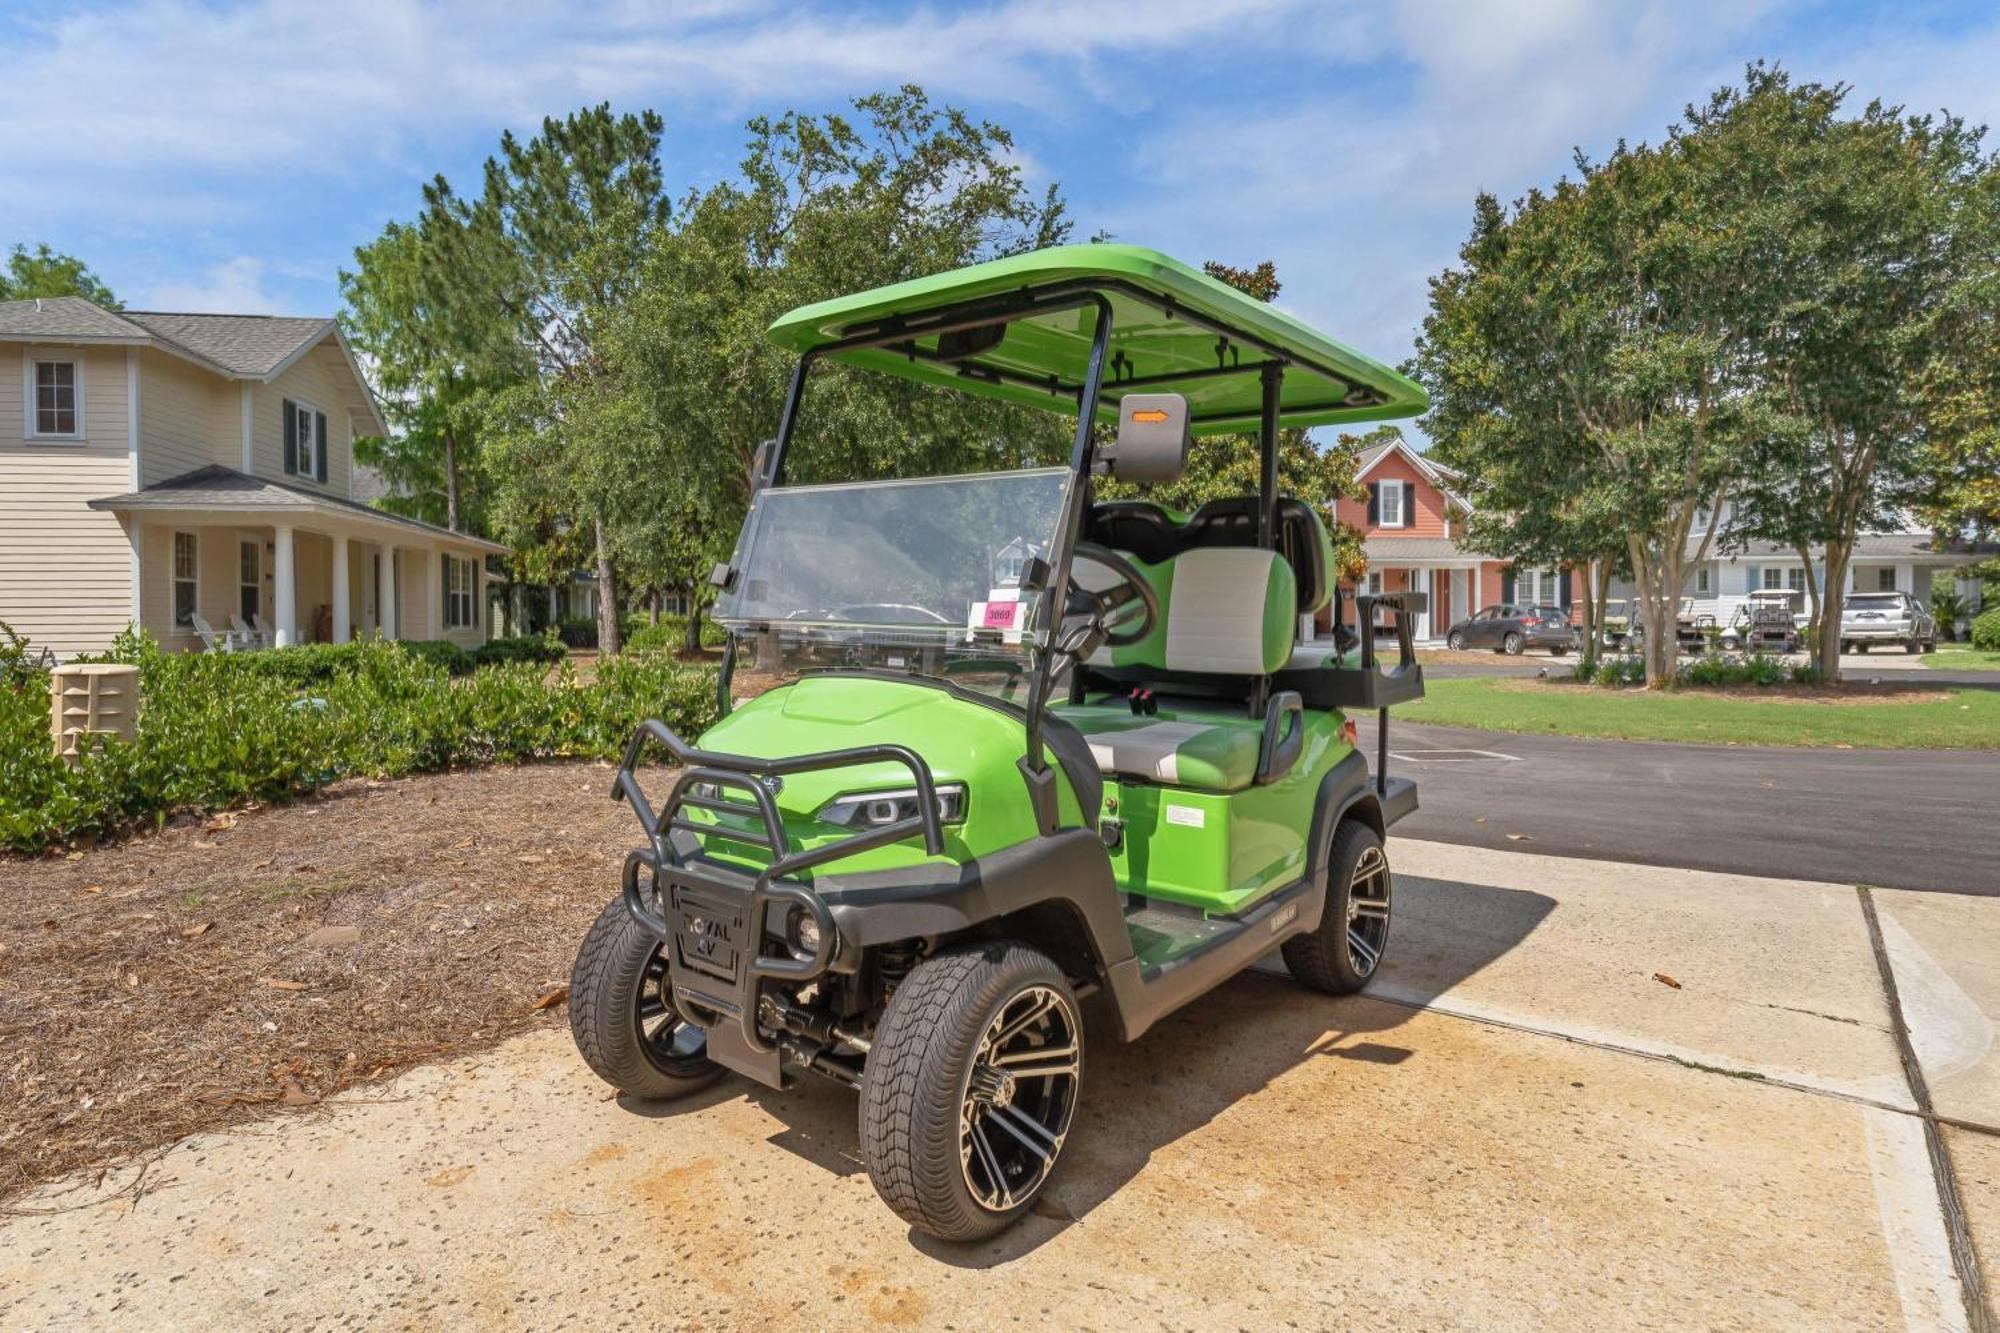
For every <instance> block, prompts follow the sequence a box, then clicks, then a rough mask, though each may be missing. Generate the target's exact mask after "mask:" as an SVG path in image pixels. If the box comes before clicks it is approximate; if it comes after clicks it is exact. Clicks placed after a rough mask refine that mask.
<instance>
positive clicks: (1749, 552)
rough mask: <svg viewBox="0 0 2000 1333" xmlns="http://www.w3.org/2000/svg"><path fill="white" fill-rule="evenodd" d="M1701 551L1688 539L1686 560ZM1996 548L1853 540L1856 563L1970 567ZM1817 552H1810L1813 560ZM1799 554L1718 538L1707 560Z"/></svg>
mask: <svg viewBox="0 0 2000 1333" xmlns="http://www.w3.org/2000/svg"><path fill="white" fill-rule="evenodd" d="M1700 547H1701V538H1700V537H1699V536H1694V537H1690V538H1688V545H1687V553H1688V555H1689V556H1690V557H1692V556H1693V555H1694V553H1695V552H1696V551H1697V550H1699V549H1700ZM1996 551H2000V546H1995V545H1994V544H1993V543H1991V542H1988V543H1985V544H1983V545H1968V546H1958V547H1953V548H1949V549H1946V550H1942V551H1940V550H1937V549H1935V548H1934V547H1933V546H1932V544H1931V534H1930V533H1928V532H1864V533H1861V534H1859V535H1858V536H1856V537H1855V539H1854V555H1853V558H1854V559H1856V560H1871V561H1872V560H1917V561H1925V562H1930V563H1935V564H1970V563H1972V562H1974V561H1977V560H1983V559H1987V558H1988V557H1990V556H1992V555H1993V554H1994V553H1995V552H1996ZM1818 553H1819V552H1818V548H1817V547H1815V548H1814V554H1815V556H1817V555H1818ZM1798 556H1799V553H1798V552H1797V551H1795V550H1793V549H1792V548H1791V547H1789V546H1781V545H1779V544H1778V543H1776V542H1759V541H1753V542H1750V543H1749V544H1748V545H1747V546H1745V547H1744V548H1743V549H1741V550H1735V549H1726V548H1725V545H1724V543H1723V539H1722V536H1721V534H1719V533H1718V534H1717V535H1716V539H1715V544H1714V545H1712V546H1710V547H1709V548H1708V558H1709V559H1711V560H1770V559H1781V560H1796V559H1798Z"/></svg>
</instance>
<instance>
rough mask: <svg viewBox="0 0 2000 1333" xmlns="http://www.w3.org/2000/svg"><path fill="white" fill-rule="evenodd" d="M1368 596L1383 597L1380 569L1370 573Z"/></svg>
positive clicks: (1372, 570)
mask: <svg viewBox="0 0 2000 1333" xmlns="http://www.w3.org/2000/svg"><path fill="white" fill-rule="evenodd" d="M1368 595H1369V596H1370V597H1379V596H1381V595H1382V571H1381V570H1379V569H1371V570H1369V571H1368Z"/></svg>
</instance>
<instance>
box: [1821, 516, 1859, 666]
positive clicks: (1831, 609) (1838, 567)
mask: <svg viewBox="0 0 2000 1333" xmlns="http://www.w3.org/2000/svg"><path fill="white" fill-rule="evenodd" d="M1853 558H1854V547H1853V545H1852V544H1851V543H1848V542H1838V541H1834V542H1828V543H1827V544H1826V614H1825V615H1823V616H1821V617H1820V625H1819V643H1818V644H1816V645H1815V646H1814V651H1813V665H1814V666H1815V667H1817V668H1819V678H1820V679H1821V680H1823V681H1825V682H1826V683H1827V684H1829V685H1833V684H1837V683H1838V682H1839V680H1840V609H1841V605H1842V603H1843V602H1844V601H1845V600H1846V599H1845V598H1844V597H1843V596H1842V595H1841V592H1840V591H1839V590H1844V589H1845V588H1846V587H1847V566H1848V564H1849V562H1850V561H1852V560H1853Z"/></svg>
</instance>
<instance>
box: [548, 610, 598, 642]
mask: <svg viewBox="0 0 2000 1333" xmlns="http://www.w3.org/2000/svg"><path fill="white" fill-rule="evenodd" d="M556 637H557V638H559V639H561V640H562V641H563V643H564V644H566V645H568V646H569V647H571V648H595V647H596V646H597V621H596V620H594V619H592V618H591V617H589V616H572V617H570V618H569V619H568V620H564V621H560V622H558V623H557V625H556Z"/></svg>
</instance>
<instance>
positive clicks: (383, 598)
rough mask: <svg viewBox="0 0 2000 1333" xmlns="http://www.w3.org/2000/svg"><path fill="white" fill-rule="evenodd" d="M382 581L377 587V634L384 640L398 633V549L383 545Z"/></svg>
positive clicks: (394, 636)
mask: <svg viewBox="0 0 2000 1333" xmlns="http://www.w3.org/2000/svg"><path fill="white" fill-rule="evenodd" d="M380 574H381V581H380V582H379V583H377V584H376V586H375V632H376V634H377V635H379V636H380V637H382V638H384V639H393V638H397V637H399V636H398V635H397V633H396V548H395V547H393V546H391V545H389V544H388V543H387V542H384V543H383V544H382V567H381V570H380Z"/></svg>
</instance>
